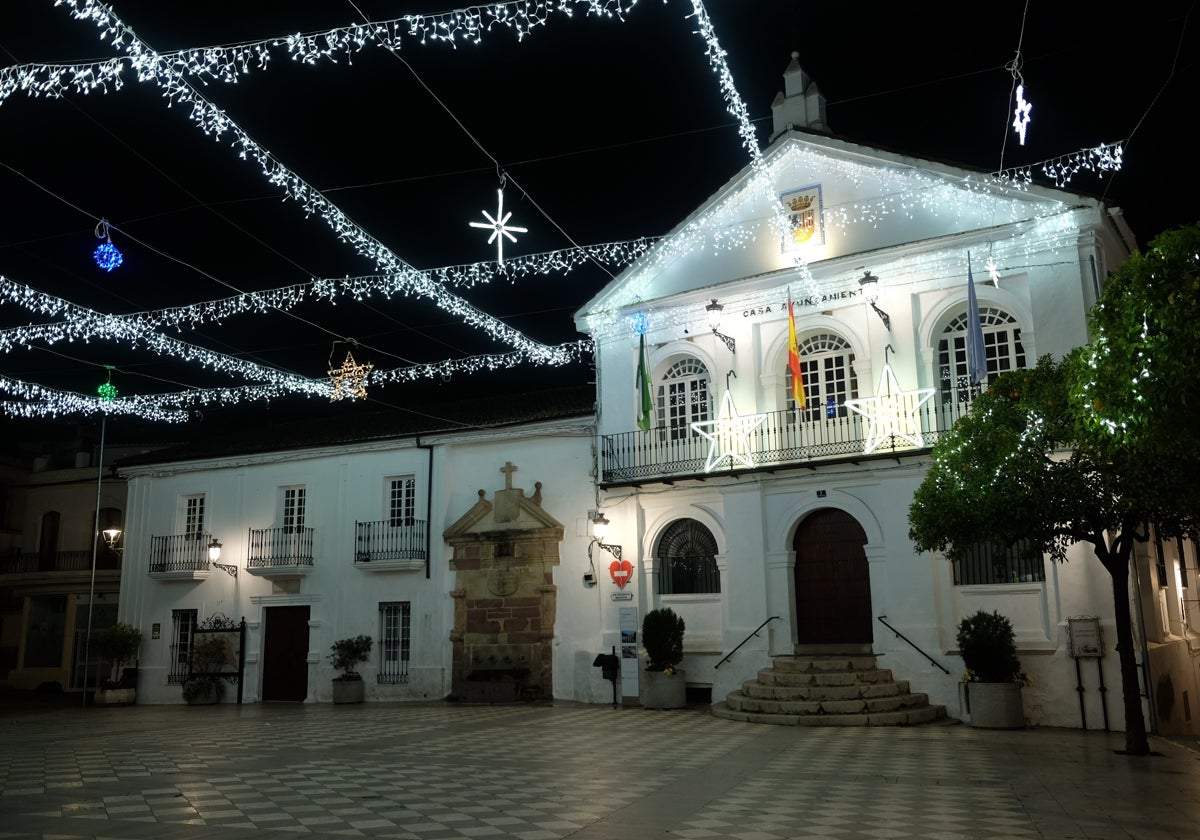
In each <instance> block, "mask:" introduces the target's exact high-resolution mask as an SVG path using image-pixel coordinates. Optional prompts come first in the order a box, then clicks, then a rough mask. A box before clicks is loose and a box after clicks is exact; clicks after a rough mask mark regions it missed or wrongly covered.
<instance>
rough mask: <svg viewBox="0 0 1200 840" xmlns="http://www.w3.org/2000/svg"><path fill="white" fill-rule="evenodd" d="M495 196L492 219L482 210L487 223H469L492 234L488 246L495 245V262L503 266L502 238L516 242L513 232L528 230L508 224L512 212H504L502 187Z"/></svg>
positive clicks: (527, 229)
mask: <svg viewBox="0 0 1200 840" xmlns="http://www.w3.org/2000/svg"><path fill="white" fill-rule="evenodd" d="M496 195H497V196H498V199H497V202H496V215H495V216H494V217H493V216H492V214H491V213H489V212H488V211H486V210H484V211H482V212H483V217H484V218H485V219H487V223H486V224H485V223H484V222H471V227H473V228H483V229H484V230H490V231H491V232H492V235H491V236H490V237H488V244H489V245H491V244H492V243H493V242H495V243H496V261H497V262H498V263H499V264H500V265H504V237H506V236H507V237H508V239H509V241H510V242H516V241H517V237H515V236H513V232H516V233H529V228H523V227H516V226H515V225H510V224H508V220H509V219H511V218H512V211H511V210H509V211H508V212H507V213H505V212H504V187H501V188H500V189H498V190H496Z"/></svg>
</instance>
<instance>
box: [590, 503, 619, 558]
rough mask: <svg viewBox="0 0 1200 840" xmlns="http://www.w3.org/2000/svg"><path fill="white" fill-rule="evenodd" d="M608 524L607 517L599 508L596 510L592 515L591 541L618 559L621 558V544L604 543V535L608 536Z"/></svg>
mask: <svg viewBox="0 0 1200 840" xmlns="http://www.w3.org/2000/svg"><path fill="white" fill-rule="evenodd" d="M608 524H609V523H608V517H607V516H605V515H604V513H603V512H602V511H599V510H598V511H596V513H595V515H594V516H593V517H592V536H593V539H592V542H593V543H594V544H595V545H598V546H600V547H601V548H603V549H604V550H605V551H607V552H608V553H609V554H611V555H612V556H613V557H615V558H617V559H618V560H620V559H621V546H619V545H609V544H608V543H606V542H605V541H604V538H605V537H606V536H608ZM588 554H589V556H590V554H591V548H590V546H589V548H588Z"/></svg>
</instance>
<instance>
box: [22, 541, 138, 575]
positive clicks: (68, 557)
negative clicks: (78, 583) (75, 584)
mask: <svg viewBox="0 0 1200 840" xmlns="http://www.w3.org/2000/svg"><path fill="white" fill-rule="evenodd" d="M91 571H92V552H91V551H90V550H85V551H54V552H47V553H45V554H41V553H37V554H22V553H20V552H17V551H14V552H12V553H11V554H6V555H3V556H0V575H20V576H21V577H20V579H21V580H23V581H28V580H31V579H35V578H36V579H39V580H51V579H52V580H61V579H63V578H64V577H68V576H71V575H76V576H87V575H90V574H91ZM120 571H121V555H120V554H118V553H117V552H115V551H113V550H112V549H110V548H108V547H107V546H105V547H103V548H97V550H96V573H97V574H98V575H103V573H104V572H117V573H118V574H116V575H110V577H112V578H113V579H116V578H119V577H120V574H119V572H120Z"/></svg>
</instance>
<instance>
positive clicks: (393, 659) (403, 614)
mask: <svg viewBox="0 0 1200 840" xmlns="http://www.w3.org/2000/svg"><path fill="white" fill-rule="evenodd" d="M410 615H411V609H410V603H409V602H408V601H382V602H381V603H380V604H379V639H380V645H379V649H380V651H381V653H382V657H381V658H382V661H381V662H380V663H379V676H378V678H377V679H378V681H379V682H381V683H406V682H408V655H409V650H410V647H411V644H412V639H411V637H410V630H411V621H410Z"/></svg>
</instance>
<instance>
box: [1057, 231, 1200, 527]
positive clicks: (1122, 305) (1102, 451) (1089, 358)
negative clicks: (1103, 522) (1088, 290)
mask: <svg viewBox="0 0 1200 840" xmlns="http://www.w3.org/2000/svg"><path fill="white" fill-rule="evenodd" d="M1091 324H1092V330H1093V334H1094V335H1095V336H1096V338H1095V339H1094V340H1093V341H1092V343H1091V344H1090V345H1088V346H1087V347H1085V348H1082V349H1081V350H1080V351H1078V353H1077V358H1076V360H1075V361H1076V362H1077V367H1076V369H1075V376H1074V381H1073V382H1072V395H1071V396H1072V403H1073V404H1074V405H1075V406H1076V408H1077V410H1078V412H1079V414H1078V418H1077V419H1078V421H1079V425H1078V433H1079V436H1080V439H1081V443H1082V445H1083V446H1085V447H1087V448H1088V449H1089V450H1090V451H1092V452H1093V453H1094V458H1095V459H1096V461H1097V462H1099V463H1104V464H1106V465H1108V466H1109V468H1110V469H1111V470H1112V471H1113V472H1114V473H1115V474H1116V475H1117V476H1119V479H1120V482H1121V492H1122V497H1123V504H1124V505H1125V506H1126V507H1128V508H1129V509H1132V510H1137V511H1139V512H1140V513H1141V514H1142V515H1143V516H1144V518H1145V519H1146V520H1147V521H1150V522H1154V523H1156V524H1157V525H1158V527H1159V529H1160V532H1161V533H1162V535H1163V536H1168V537H1170V536H1175V535H1177V534H1183V535H1194V534H1195V533H1196V519H1197V515H1200V483H1198V482H1196V480H1195V476H1196V468H1197V466H1198V465H1200V436H1197V435H1196V434H1195V432H1194V429H1195V424H1196V414H1197V411H1200V376H1197V373H1196V360H1197V350H1198V349H1200V224H1197V225H1192V226H1190V227H1186V228H1180V229H1178V230H1173V231H1168V232H1167V233H1163V234H1161V235H1159V236H1158V237H1156V238H1155V239H1154V241H1153V242H1151V243H1150V247H1149V248H1148V249H1147V250H1146V252H1145V253H1138V254H1134V255H1133V256H1132V257H1131V258H1130V259H1129V261H1128V262H1126V263H1125V264H1124V265H1123V266H1121V268H1120V269H1119V270H1118V271H1116V272H1115V273H1114V274H1113V275H1112V276H1111V277H1110V278H1109V279H1108V281H1107V283H1106V285H1105V289H1104V294H1103V296H1102V297H1101V299H1100V301H1099V302H1098V303H1097V305H1096V306H1095V307H1093V309H1092V311H1091Z"/></svg>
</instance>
